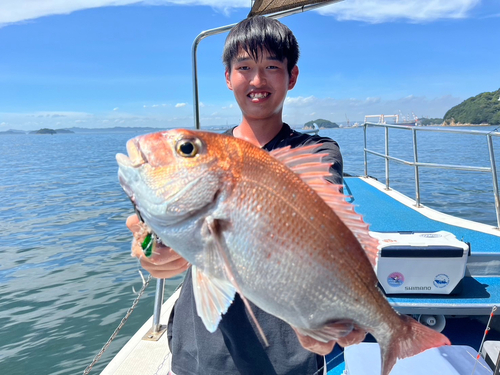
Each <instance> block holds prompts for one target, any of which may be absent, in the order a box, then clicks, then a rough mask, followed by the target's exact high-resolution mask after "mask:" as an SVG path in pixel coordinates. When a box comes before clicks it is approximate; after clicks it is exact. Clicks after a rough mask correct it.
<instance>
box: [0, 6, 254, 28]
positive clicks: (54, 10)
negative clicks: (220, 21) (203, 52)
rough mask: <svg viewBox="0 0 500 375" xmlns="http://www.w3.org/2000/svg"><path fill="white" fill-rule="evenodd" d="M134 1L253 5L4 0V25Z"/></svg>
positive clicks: (222, 8) (0, 14)
mask: <svg viewBox="0 0 500 375" xmlns="http://www.w3.org/2000/svg"><path fill="white" fill-rule="evenodd" d="M131 4H143V5H171V4H175V5H207V6H211V7H212V8H214V9H217V10H219V11H222V12H224V13H228V12H230V11H231V9H235V8H242V7H243V8H249V7H250V5H249V1H247V0H2V5H1V8H2V11H1V12H0V26H2V25H5V24H10V23H15V22H22V21H26V20H31V19H36V18H39V17H44V16H50V15H54V14H69V13H72V12H75V11H78V10H84V9H91V8H100V7H108V6H123V5H131Z"/></svg>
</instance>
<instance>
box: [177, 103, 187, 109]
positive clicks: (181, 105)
mask: <svg viewBox="0 0 500 375" xmlns="http://www.w3.org/2000/svg"><path fill="white" fill-rule="evenodd" d="M185 106H186V103H177V104H176V105H175V108H182V107H185Z"/></svg>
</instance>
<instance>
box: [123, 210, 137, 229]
mask: <svg viewBox="0 0 500 375" xmlns="http://www.w3.org/2000/svg"><path fill="white" fill-rule="evenodd" d="M139 223H140V220H139V217H138V216H137V215H135V214H134V215H130V216H129V217H128V218H127V221H126V222H125V225H127V228H128V229H130V231H131V232H135V231H138V230H139V229H140V226H139Z"/></svg>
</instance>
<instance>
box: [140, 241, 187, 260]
mask: <svg viewBox="0 0 500 375" xmlns="http://www.w3.org/2000/svg"><path fill="white" fill-rule="evenodd" d="M147 259H148V261H149V262H151V263H153V264H158V265H160V264H166V263H169V262H171V261H174V260H177V259H183V258H182V257H181V256H180V255H179V254H178V253H176V252H175V251H174V250H173V249H172V248H170V247H168V246H165V245H162V244H156V247H155V250H154V252H153V254H152V255H151V257H149V258H147Z"/></svg>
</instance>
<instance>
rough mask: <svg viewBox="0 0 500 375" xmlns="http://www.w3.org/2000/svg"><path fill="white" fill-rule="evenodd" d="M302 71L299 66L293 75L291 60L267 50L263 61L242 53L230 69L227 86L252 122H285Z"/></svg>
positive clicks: (261, 55) (264, 51) (295, 68)
mask: <svg viewBox="0 0 500 375" xmlns="http://www.w3.org/2000/svg"><path fill="white" fill-rule="evenodd" d="M298 74H299V69H298V68H297V66H295V67H294V68H293V69H292V73H291V74H290V75H289V74H288V70H287V61H286V59H285V60H284V61H279V60H277V59H276V58H274V57H273V56H272V55H270V54H269V52H268V51H266V50H263V51H262V53H261V54H260V55H259V60H257V61H256V60H254V59H252V57H251V56H249V55H248V53H247V52H245V51H243V50H240V53H239V54H238V56H237V57H236V58H235V59H233V61H232V62H231V68H230V70H226V83H227V87H228V88H229V89H230V90H232V91H233V92H234V97H235V98H236V101H237V102H238V105H239V107H240V109H241V112H242V113H243V116H244V117H245V118H246V119H248V120H250V119H255V120H266V119H270V120H271V119H276V120H277V119H278V117H277V116H279V121H281V113H282V110H283V102H284V101H285V97H286V94H287V92H288V90H291V89H292V88H293V87H294V86H295V83H296V82H297V76H298Z"/></svg>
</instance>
